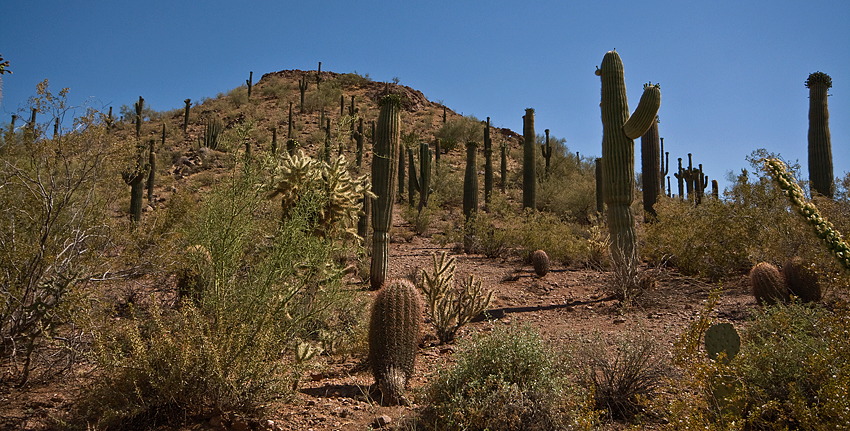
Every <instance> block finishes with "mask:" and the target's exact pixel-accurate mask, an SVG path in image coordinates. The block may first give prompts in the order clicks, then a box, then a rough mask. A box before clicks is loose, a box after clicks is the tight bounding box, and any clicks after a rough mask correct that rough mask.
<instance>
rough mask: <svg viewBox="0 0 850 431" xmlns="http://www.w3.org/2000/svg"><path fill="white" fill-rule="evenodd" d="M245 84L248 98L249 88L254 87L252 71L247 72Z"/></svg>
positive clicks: (249, 94) (249, 96)
mask: <svg viewBox="0 0 850 431" xmlns="http://www.w3.org/2000/svg"><path fill="white" fill-rule="evenodd" d="M245 84H247V85H248V98H249V99H250V98H251V89H252V88H254V71H251V72H250V73H249V74H248V79H246V80H245Z"/></svg>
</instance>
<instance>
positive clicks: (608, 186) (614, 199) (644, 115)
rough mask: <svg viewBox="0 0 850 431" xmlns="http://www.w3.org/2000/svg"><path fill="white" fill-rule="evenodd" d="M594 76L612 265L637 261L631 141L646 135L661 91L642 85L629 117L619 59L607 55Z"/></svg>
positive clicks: (654, 86) (652, 86)
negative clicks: (598, 87) (599, 89)
mask: <svg viewBox="0 0 850 431" xmlns="http://www.w3.org/2000/svg"><path fill="white" fill-rule="evenodd" d="M596 74H597V75H599V76H600V77H601V80H602V102H601V103H600V107H601V109H602V127H603V131H602V160H604V163H603V164H602V167H603V169H604V173H603V175H602V177H603V179H604V181H605V184H604V188H603V191H604V193H605V204H606V205H607V206H608V229H609V230H610V233H611V252H612V255H613V256H614V259H615V261H623V260H627V261H631V260H634V259H637V238H636V234H635V216H634V213H633V212H632V207H631V204H632V201H633V200H634V189H635V145H634V139H636V138H638V137H640V136H642V135H643V134H644V133H646V131H647V130H649V128H650V126H652V123H653V121H655V119H656V116H657V114H658V108H659V107H660V106H661V89H660V87H659V86H658V84H655V85H652V84H647V85H645V86H644V90H643V95H642V96H641V99H640V102H639V103H638V106H637V109H635V112H634V114H633V115H631V116H629V104H628V100H627V98H626V82H625V78H624V76H623V62H622V60H620V55H619V54H617V52H616V51H608V52H607V53H606V54H605V57H604V58H603V59H602V65H601V68H599V69H597V70H596ZM622 263H625V262H622Z"/></svg>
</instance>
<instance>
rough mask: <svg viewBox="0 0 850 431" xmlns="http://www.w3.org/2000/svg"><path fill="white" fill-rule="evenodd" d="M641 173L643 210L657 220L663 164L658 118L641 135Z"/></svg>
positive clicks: (649, 216) (648, 218)
mask: <svg viewBox="0 0 850 431" xmlns="http://www.w3.org/2000/svg"><path fill="white" fill-rule="evenodd" d="M640 159H641V163H640V164H641V173H642V174H643V175H642V176H643V210H644V212H645V213H646V214H647V215H648V217H647V220H650V221H652V220H655V217H656V213H655V208H654V206H655V203H656V202H658V193H659V191H660V190H662V184H661V178H662V174H661V172H662V166H659V165H660V164H661V162H662V160H661V147H660V137H659V135H658V119H657V118H656V119H655V120H654V121H653V122H652V125H651V126H650V127H649V130H647V131H646V133H644V134H643V136H641V137H640Z"/></svg>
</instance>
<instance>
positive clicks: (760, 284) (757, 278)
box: [750, 262, 788, 305]
mask: <svg viewBox="0 0 850 431" xmlns="http://www.w3.org/2000/svg"><path fill="white" fill-rule="evenodd" d="M750 286H752V288H753V296H754V297H755V298H756V302H758V303H759V304H763V305H773V304H776V303H777V302H787V301H788V287H787V286H785V280H784V279H783V278H782V274H780V273H779V270H778V269H776V267H775V266H773V265H771V264H770V263H767V262H761V263H759V264H758V265H756V266H754V267H753V269H752V270H750Z"/></svg>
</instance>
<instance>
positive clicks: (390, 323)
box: [369, 279, 423, 404]
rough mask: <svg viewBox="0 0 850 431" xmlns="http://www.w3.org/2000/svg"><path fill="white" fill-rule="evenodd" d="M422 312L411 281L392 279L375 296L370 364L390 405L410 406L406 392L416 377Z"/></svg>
mask: <svg viewBox="0 0 850 431" xmlns="http://www.w3.org/2000/svg"><path fill="white" fill-rule="evenodd" d="M422 309H423V306H422V298H421V296H420V295H419V292H418V291H417V290H416V286H414V285H413V283H411V282H410V281H408V280H404V279H394V280H388V281H387V283H386V284H385V285H384V286H383V287H381V289H380V290H378V293H377V294H376V295H375V302H374V304H373V305H372V315H371V319H370V321H369V364H370V365H371V367H372V374H373V376H374V377H375V382H376V383H377V384H378V387H380V389H381V394H382V395H383V397H384V402H386V403H388V404H408V403H409V402H408V400H407V399H406V398H405V396H404V390H405V387H406V386H407V381H408V380H409V379H410V376H411V375H413V367H414V364H415V361H416V351H417V346H418V343H419V331H420V327H421V324H422Z"/></svg>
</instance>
